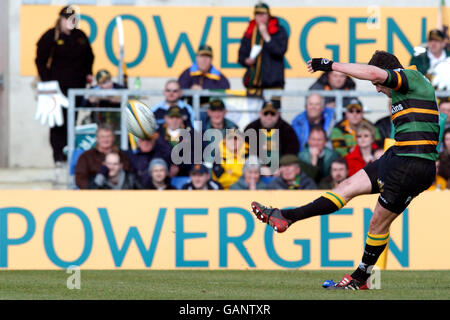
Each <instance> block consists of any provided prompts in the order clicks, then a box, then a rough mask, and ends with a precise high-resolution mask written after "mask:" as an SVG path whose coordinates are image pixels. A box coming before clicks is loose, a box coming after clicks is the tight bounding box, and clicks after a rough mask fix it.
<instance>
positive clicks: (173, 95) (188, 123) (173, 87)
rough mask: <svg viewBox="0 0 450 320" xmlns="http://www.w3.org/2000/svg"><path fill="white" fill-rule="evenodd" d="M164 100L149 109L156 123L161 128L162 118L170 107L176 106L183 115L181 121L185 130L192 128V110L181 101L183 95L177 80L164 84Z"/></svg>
mask: <svg viewBox="0 0 450 320" xmlns="http://www.w3.org/2000/svg"><path fill="white" fill-rule="evenodd" d="M163 94H164V98H165V100H164V101H163V102H161V103H159V104H157V105H155V106H153V107H152V108H151V110H152V112H153V113H154V114H155V118H156V123H157V124H158V126H161V125H162V124H163V123H164V116H165V115H166V113H167V110H169V108H170V107H172V106H178V107H179V108H180V109H181V112H182V114H183V121H184V127H185V128H194V119H195V118H194V110H193V109H192V107H191V106H190V105H189V104H187V103H185V102H183V100H181V96H182V95H183V93H182V91H181V87H180V84H179V83H178V81H177V80H174V79H171V80H168V81H167V82H166V85H165V86H164V91H163Z"/></svg>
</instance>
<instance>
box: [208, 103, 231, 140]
mask: <svg viewBox="0 0 450 320" xmlns="http://www.w3.org/2000/svg"><path fill="white" fill-rule="evenodd" d="M226 113H227V110H226V108H225V104H224V103H223V101H222V100H220V99H213V100H211V101H210V102H209V105H208V109H207V110H206V114H207V118H206V120H205V122H204V124H203V125H202V130H203V132H205V131H206V130H208V129H218V130H220V131H222V136H223V137H224V136H225V132H226V129H237V128H238V126H237V124H236V123H234V122H233V121H231V120H230V119H227V118H225V115H226Z"/></svg>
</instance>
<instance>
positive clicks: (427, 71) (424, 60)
mask: <svg viewBox="0 0 450 320" xmlns="http://www.w3.org/2000/svg"><path fill="white" fill-rule="evenodd" d="M446 46H447V40H446V38H445V34H444V32H442V31H441V30H438V29H434V30H431V31H430V32H429V33H428V41H427V49H426V51H425V52H423V53H420V54H418V55H415V56H413V57H412V58H411V61H410V63H409V64H410V65H415V66H416V67H417V70H418V71H420V72H421V73H422V74H423V75H425V76H426V77H427V78H428V79H430V80H431V78H432V75H433V71H434V68H435V67H436V66H437V65H438V64H439V63H441V62H443V61H445V59H446V58H447V57H449V56H450V51H447V50H446Z"/></svg>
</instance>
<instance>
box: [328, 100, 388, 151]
mask: <svg viewBox="0 0 450 320" xmlns="http://www.w3.org/2000/svg"><path fill="white" fill-rule="evenodd" d="M360 123H370V122H369V121H368V120H366V119H364V110H363V107H362V104H361V102H360V101H359V100H358V99H352V100H350V103H349V104H348V105H347V106H346V110H345V119H344V120H342V121H341V122H339V123H338V124H336V125H335V127H334V128H333V129H332V130H331V144H332V146H333V149H334V151H336V152H337V153H339V155H341V156H342V157H344V156H346V155H347V154H348V153H349V152H350V151H351V150H352V149H353V147H354V146H355V145H356V136H355V130H356V128H357V127H358V125H359V124H360ZM375 143H377V145H379V146H381V145H382V144H383V142H382V141H381V136H380V133H379V131H378V129H376V128H375Z"/></svg>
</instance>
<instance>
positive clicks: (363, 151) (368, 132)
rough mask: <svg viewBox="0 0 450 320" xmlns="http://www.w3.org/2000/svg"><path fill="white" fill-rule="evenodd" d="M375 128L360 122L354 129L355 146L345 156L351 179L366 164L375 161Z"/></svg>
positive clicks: (376, 147)
mask: <svg viewBox="0 0 450 320" xmlns="http://www.w3.org/2000/svg"><path fill="white" fill-rule="evenodd" d="M377 149H378V146H377V144H376V143H375V127H374V126H372V125H371V124H369V123H367V122H362V123H360V124H359V125H358V128H356V146H355V148H354V149H353V151H351V152H350V153H348V154H347V155H346V156H345V160H346V161H347V166H348V176H349V177H351V176H352V175H354V174H355V173H356V172H358V171H359V170H360V169H362V168H364V167H365V166H366V165H367V164H369V163H371V162H373V161H375V155H374V153H375V150H377Z"/></svg>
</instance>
